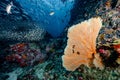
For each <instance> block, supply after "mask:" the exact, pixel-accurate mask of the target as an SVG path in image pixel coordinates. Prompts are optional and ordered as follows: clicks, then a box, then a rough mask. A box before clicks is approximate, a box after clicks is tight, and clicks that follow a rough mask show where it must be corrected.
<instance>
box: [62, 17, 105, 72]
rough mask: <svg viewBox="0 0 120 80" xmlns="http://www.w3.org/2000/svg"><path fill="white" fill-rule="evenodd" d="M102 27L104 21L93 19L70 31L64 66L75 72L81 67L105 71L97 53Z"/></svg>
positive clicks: (75, 26)
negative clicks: (97, 43) (97, 39)
mask: <svg viewBox="0 0 120 80" xmlns="http://www.w3.org/2000/svg"><path fill="white" fill-rule="evenodd" d="M101 26H102V20H101V19H100V18H99V17H98V18H92V19H89V20H88V21H84V22H82V23H79V24H77V25H74V26H72V27H71V28H70V29H69V30H68V42H67V46H66V48H65V51H64V55H63V56H62V60H63V66H64V67H65V68H66V69H67V70H69V71H74V70H75V69H77V68H78V67H79V66H80V65H86V66H87V67H92V65H94V66H95V67H99V68H100V69H103V64H102V60H101V58H100V56H99V54H97V53H96V38H97V36H98V33H99V30H100V28H101Z"/></svg>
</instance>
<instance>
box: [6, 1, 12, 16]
mask: <svg viewBox="0 0 120 80" xmlns="http://www.w3.org/2000/svg"><path fill="white" fill-rule="evenodd" d="M12 6H13V2H10V4H8V5H7V7H6V12H7V13H8V14H11V8H12Z"/></svg>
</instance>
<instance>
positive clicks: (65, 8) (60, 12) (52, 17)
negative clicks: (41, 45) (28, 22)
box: [16, 0, 74, 37]
mask: <svg viewBox="0 0 120 80" xmlns="http://www.w3.org/2000/svg"><path fill="white" fill-rule="evenodd" d="M16 1H18V3H19V4H20V5H21V7H22V9H23V10H24V12H25V13H26V14H28V15H29V16H30V17H31V18H32V20H34V21H35V22H37V23H38V24H40V26H41V27H43V28H44V29H45V30H46V31H47V32H48V33H49V34H51V35H52V36H53V37H58V36H60V34H61V33H62V32H63V30H64V28H65V27H66V26H67V25H68V23H69V21H70V17H71V16H70V10H71V9H72V7H73V4H74V0H62V1H61V0H16Z"/></svg>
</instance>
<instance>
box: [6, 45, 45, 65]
mask: <svg viewBox="0 0 120 80" xmlns="http://www.w3.org/2000/svg"><path fill="white" fill-rule="evenodd" d="M10 51H11V54H9V55H8V56H6V60H7V61H9V62H16V63H18V64H19V65H20V66H21V67H25V66H30V65H31V66H32V65H34V64H36V63H40V62H43V61H44V60H45V57H46V56H45V54H43V53H41V52H40V50H37V49H36V50H35V49H30V46H29V44H28V43H17V44H14V45H11V46H10Z"/></svg>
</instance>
